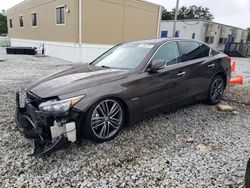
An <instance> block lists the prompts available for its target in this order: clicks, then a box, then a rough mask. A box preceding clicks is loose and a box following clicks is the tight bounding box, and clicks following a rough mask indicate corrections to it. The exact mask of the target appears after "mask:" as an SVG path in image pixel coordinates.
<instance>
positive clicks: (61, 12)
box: [56, 6, 65, 24]
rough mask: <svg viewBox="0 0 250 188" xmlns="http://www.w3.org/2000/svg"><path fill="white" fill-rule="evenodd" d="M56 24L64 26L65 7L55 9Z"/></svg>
mask: <svg viewBox="0 0 250 188" xmlns="http://www.w3.org/2000/svg"><path fill="white" fill-rule="evenodd" d="M56 24H65V7H64V6H63V7H58V8H56Z"/></svg>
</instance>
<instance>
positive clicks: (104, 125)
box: [91, 100, 123, 139]
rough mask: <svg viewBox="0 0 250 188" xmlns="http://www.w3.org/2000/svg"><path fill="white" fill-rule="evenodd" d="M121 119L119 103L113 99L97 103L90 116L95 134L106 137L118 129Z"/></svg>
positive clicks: (101, 137) (102, 137) (121, 113)
mask: <svg viewBox="0 0 250 188" xmlns="http://www.w3.org/2000/svg"><path fill="white" fill-rule="evenodd" d="M122 121H123V111H122V107H121V105H120V104H119V103H118V102H117V101H115V100H105V101H102V102H101V103H100V104H98V105H97V107H96V108H95V110H94V111H93V114H92V117H91V128H92V131H93V133H94V134H95V136H97V137H98V138H100V139H108V138H110V137H112V136H113V135H115V134H116V133H117V131H118V130H119V129H120V127H121V125H122Z"/></svg>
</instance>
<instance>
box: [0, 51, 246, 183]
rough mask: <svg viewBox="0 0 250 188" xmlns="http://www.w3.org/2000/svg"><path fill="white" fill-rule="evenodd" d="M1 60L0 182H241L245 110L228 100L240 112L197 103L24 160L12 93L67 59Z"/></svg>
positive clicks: (231, 91)
mask: <svg viewBox="0 0 250 188" xmlns="http://www.w3.org/2000/svg"><path fill="white" fill-rule="evenodd" d="M0 56H1V54H0ZM5 57H6V60H7V61H3V62H0V85H1V89H0V104H1V105H0V135H1V137H0V147H1V148H0V186H1V187H75V186H77V187H132V186H137V187H242V186H243V184H244V173H245V168H246V163H247V160H248V158H249V157H250V134H249V133H250V123H249V122H250V108H249V106H247V105H242V104H238V103H228V102H226V101H223V102H222V103H223V104H230V105H232V106H233V107H234V108H235V109H236V110H237V111H238V112H239V113H234V114H232V113H225V112H219V111H217V108H216V107H214V106H208V105H205V104H196V105H192V106H189V107H187V108H184V109H180V110H178V111H176V112H174V113H169V114H159V115H157V116H154V117H151V118H148V119H147V120H144V121H142V122H140V123H138V124H137V125H134V126H129V127H127V128H125V129H124V130H123V131H122V132H121V134H119V136H117V137H116V139H114V140H112V141H110V142H108V143H104V144H96V143H93V142H90V141H87V140H84V141H83V145H82V146H76V145H74V144H73V145H72V146H71V147H69V148H67V149H64V150H62V151H58V152H56V153H54V154H52V155H50V156H48V157H40V158H31V157H28V156H27V154H29V153H31V152H32V148H31V146H30V142H29V141H28V140H26V139H24V138H23V137H21V135H20V134H19V132H18V131H17V129H16V128H15V122H14V109H15V92H16V91H18V90H23V89H25V88H26V87H27V86H28V84H29V83H30V82H31V81H33V80H36V79H37V78H39V77H41V76H43V75H47V74H50V73H53V72H56V71H59V70H64V69H66V68H68V67H71V66H72V64H71V63H70V62H66V61H63V60H59V59H55V58H51V57H40V58H38V57H32V56H5ZM239 61H241V59H238V62H239ZM243 64H244V63H243ZM225 98H226V99H234V100H240V101H241V102H249V101H250V88H249V85H244V86H233V87H229V88H228V89H227V91H226V95H225Z"/></svg>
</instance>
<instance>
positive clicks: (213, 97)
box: [207, 75, 225, 105]
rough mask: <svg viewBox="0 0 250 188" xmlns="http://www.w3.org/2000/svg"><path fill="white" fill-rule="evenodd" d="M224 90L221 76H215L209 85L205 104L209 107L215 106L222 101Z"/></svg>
mask: <svg viewBox="0 0 250 188" xmlns="http://www.w3.org/2000/svg"><path fill="white" fill-rule="evenodd" d="M224 90H225V81H224V79H223V77H222V76H220V75H218V76H216V77H215V78H214V79H213V80H212V82H211V83H210V87H209V91H208V98H207V102H208V104H211V105H216V104H218V103H220V101H221V100H222V97H223V94H224Z"/></svg>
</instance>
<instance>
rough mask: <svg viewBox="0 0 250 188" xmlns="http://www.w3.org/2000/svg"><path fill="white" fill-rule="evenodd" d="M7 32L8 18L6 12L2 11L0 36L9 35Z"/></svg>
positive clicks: (0, 15) (0, 14)
mask: <svg viewBox="0 0 250 188" xmlns="http://www.w3.org/2000/svg"><path fill="white" fill-rule="evenodd" d="M7 31H8V29H7V17H6V14H5V11H4V10H2V12H1V13H0V34H2V33H7Z"/></svg>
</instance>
